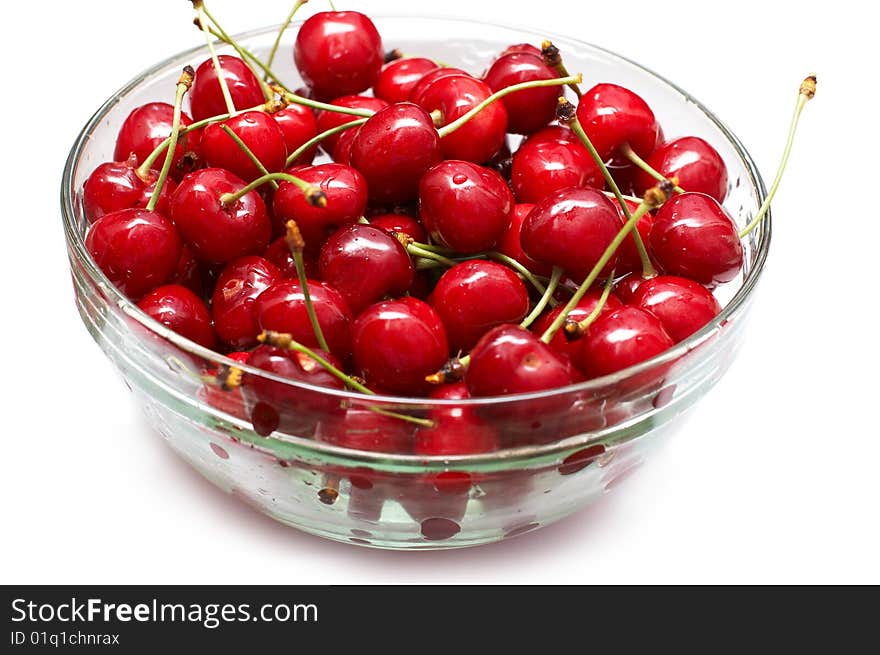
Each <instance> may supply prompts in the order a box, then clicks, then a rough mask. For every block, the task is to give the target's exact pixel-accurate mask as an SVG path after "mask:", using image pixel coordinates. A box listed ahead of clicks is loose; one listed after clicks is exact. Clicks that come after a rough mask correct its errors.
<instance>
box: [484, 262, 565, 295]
mask: <svg viewBox="0 0 880 655" xmlns="http://www.w3.org/2000/svg"><path fill="white" fill-rule="evenodd" d="M486 256H487V257H488V258H489V259H494V260H495V261H497V262H501V263H502V264H504V265H505V266H509V267H510V268H512V269H513V270H515V271H516V272H517V273H519V274H520V275H521V276H522V277H523V278H525V279H526V280H527V281H528V282H529V284H531V285H532V286H533V287H535V289H537V290H538V293H540V294H544V293H545V292H546V291H547V287H545V286H544V285H543V284H542V283H541V281H540V280H538V278H537V277H536V276H535V274H534V273H532V272H531V271H530V270H529V269H527V268H526V267H525V266H523V265H522V264H520V263H519V262H518V261H516V260H515V259H514V258H513V257H508V256H507V255H505V254H504V253H502V252H497V251H495V250H491V251H489V252H487V253H486ZM551 304H552V300H551Z"/></svg>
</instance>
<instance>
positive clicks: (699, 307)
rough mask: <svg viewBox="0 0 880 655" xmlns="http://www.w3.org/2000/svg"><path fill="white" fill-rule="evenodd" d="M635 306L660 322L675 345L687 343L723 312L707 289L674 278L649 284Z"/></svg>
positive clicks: (661, 278)
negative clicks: (682, 342)
mask: <svg viewBox="0 0 880 655" xmlns="http://www.w3.org/2000/svg"><path fill="white" fill-rule="evenodd" d="M632 304H633V305H635V306H637V307H641V308H642V309H644V310H647V311H649V312H651V313H652V314H653V315H654V316H656V317H657V318H658V319H660V323H662V324H663V329H665V330H666V332H667V334H669V336H670V337H672V340H673V341H675V343H678V342H679V341H684V340H685V339H687V338H688V337H689V336H691V335H692V334H693V333H694V332H696V331H697V330H699V329H700V328H702V327H703V326H704V325H706V324H707V323H708V322H709V321H711V320H712V319H713V318H715V317H716V316H717V315H718V312H720V311H721V306H720V305H719V304H718V301H717V300H716V299H715V296H713V295H712V293H711V292H710V291H708V290H707V289H706V287H704V286H702V285H699V284H697V283H696V282H694V281H693V280H688V279H687V278H683V277H675V276H673V275H660V276H658V277H655V278H652V279H650V280H645V282H644V283H643V284H641V285H640V286H639V288H638V291H636V293H635V296H634V297H633V301H632Z"/></svg>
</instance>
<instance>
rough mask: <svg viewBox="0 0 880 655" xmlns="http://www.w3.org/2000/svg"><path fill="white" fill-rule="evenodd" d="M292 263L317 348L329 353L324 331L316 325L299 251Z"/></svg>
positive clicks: (295, 252) (316, 317) (316, 316)
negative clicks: (316, 341)
mask: <svg viewBox="0 0 880 655" xmlns="http://www.w3.org/2000/svg"><path fill="white" fill-rule="evenodd" d="M293 263H294V265H295V266H296V277H297V279H298V280H299V285H300V286H301V287H302V292H303V300H304V301H305V305H306V314H308V315H309V323H311V324H312V330H313V331H314V333H315V339H317V340H318V346H320V347H321V350H326V351H327V352H330V346H328V345H327V339H325V338H324V331H323V330H322V329H321V324H320V323H318V315H317V314H316V313H315V307H314V305H313V304H312V295H311V294H310V293H309V282H308V280H307V279H306V269H305V265H304V264H303V256H302V251H301V250H296V251H294V252H293Z"/></svg>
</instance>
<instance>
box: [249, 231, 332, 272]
mask: <svg viewBox="0 0 880 655" xmlns="http://www.w3.org/2000/svg"><path fill="white" fill-rule="evenodd" d="M263 257H264V258H265V259H267V260H268V261H269V262H271V263H272V264H274V265H275V266H276V267H277V268H278V269H279V270H280V271H281V274H282V276H284V277H285V278H295V277H296V262H295V261H294V259H293V253H291V252H290V245H289V244H288V243H287V239H285V237H283V236H280V237H278V238H277V239H275V240H274V241H272V243H270V244H269V247H268V248H266V251H265V252H264V253H263ZM303 265H304V267H305V270H306V277H309V278H318V277H320V272H319V270H318V258H317V253H303Z"/></svg>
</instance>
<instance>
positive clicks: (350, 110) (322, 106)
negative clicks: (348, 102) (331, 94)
mask: <svg viewBox="0 0 880 655" xmlns="http://www.w3.org/2000/svg"><path fill="white" fill-rule="evenodd" d="M282 88H283V87H282ZM284 91H285V93H284V99H285V100H286V101H287V102H290V103H293V104H295V105H305V106H306V107H311V108H312V109H318V110H320V111H333V112H336V113H337V114H348V115H349V116H360V117H362V118H369V117H370V116H372V115H373V114H375V113H376V112H374V111H373V110H371V109H359V108H357V107H340V106H339V105H331V104H328V103H326V102H318V101H317V100H312V99H310V98H306V97H304V96H300V95H297V94H295V93H291V92H290V91H287V90H286V89H285V90H284Z"/></svg>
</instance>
